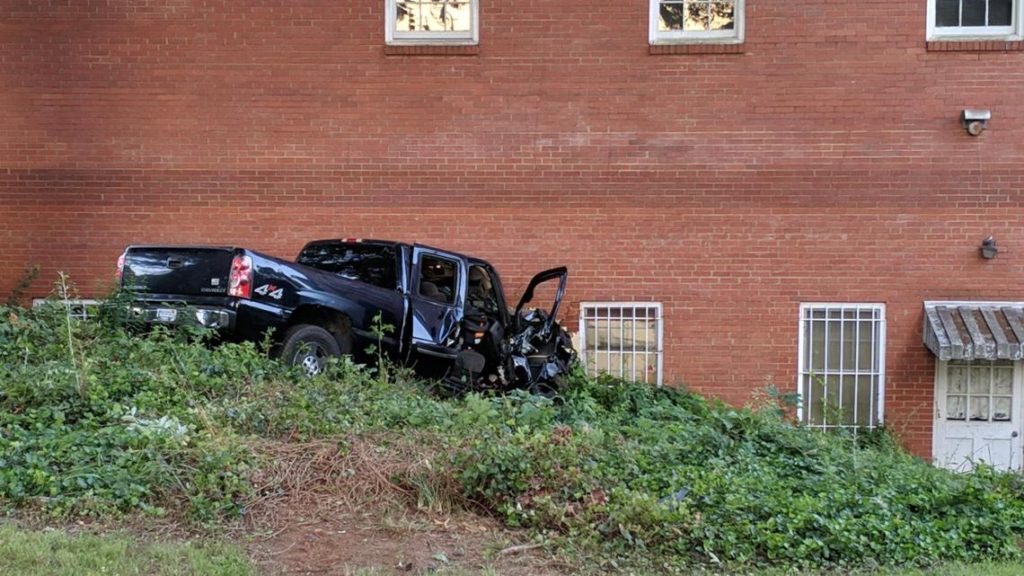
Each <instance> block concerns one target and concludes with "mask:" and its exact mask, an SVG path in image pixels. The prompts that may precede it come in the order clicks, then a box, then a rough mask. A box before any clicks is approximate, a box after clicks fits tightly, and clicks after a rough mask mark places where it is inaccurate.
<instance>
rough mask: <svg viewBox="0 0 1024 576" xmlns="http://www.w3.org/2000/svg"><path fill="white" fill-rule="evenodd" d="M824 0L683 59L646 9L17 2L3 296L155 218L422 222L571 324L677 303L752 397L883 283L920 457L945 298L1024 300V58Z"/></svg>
mask: <svg viewBox="0 0 1024 576" xmlns="http://www.w3.org/2000/svg"><path fill="white" fill-rule="evenodd" d="M805 4H806V3H792V2H758V3H752V2H751V3H748V14H747V27H746V34H745V41H744V43H743V44H742V45H735V48H733V47H729V48H728V50H741V51H742V54H738V55H735V57H734V55H733V54H727V55H720V54H713V53H697V54H687V55H686V57H680V58H672V57H661V56H655V55H652V54H655V53H657V52H659V50H662V48H660V47H650V46H648V44H647V10H648V7H647V3H646V2H618V1H613V0H596V1H594V2H586V3H573V2H568V3H567V2H560V1H556V0H531V1H529V2H527V3H526V6H524V4H523V3H521V2H520V3H509V2H496V1H494V0H483V2H482V6H481V25H482V29H481V34H480V38H481V44H480V47H472V48H473V49H470V48H458V49H455V48H445V49H444V50H440V51H435V52H440V54H439V53H433V54H424V56H429V57H405V56H407V55H408V54H399V53H398V52H402V50H400V49H397V48H394V47H392V48H386V47H385V46H384V30H383V12H382V10H383V5H384V3H383V2H380V1H378V0H372V1H371V0H352V1H351V2H344V3H339V2H333V1H327V0H308V1H305V2H302V3H295V2H290V1H287V0H261V1H260V2H252V1H248V0H231V1H228V0H209V1H207V2H202V3H190V2H184V3H183V2H163V1H153V2H145V3H139V2H127V1H124V0H112V1H109V2H103V3H100V2H72V3H68V2H46V1H41V0H40V1H28V2H25V1H18V2H16V1H11V0H6V1H3V2H2V3H0V11H2V12H3V13H4V18H3V21H2V22H0V76H2V77H3V79H4V89H3V91H2V93H0V113H2V115H3V118H4V129H3V130H2V131H0V296H5V295H6V293H7V292H8V291H9V289H10V288H11V287H12V286H13V285H14V284H15V282H16V281H17V279H18V277H19V275H20V271H21V269H22V267H23V266H24V265H26V264H29V263H40V264H41V265H42V266H43V270H44V273H43V276H42V277H41V278H40V280H39V281H38V282H37V283H36V285H35V286H34V287H33V294H34V295H42V294H45V293H46V292H47V291H48V289H49V283H50V282H51V281H52V279H53V278H54V274H55V273H56V271H57V270H66V271H68V272H69V273H70V274H71V275H72V277H73V278H74V279H75V280H76V281H77V283H78V285H79V286H80V288H81V290H82V292H83V294H85V295H95V294H102V293H103V291H104V290H106V289H108V288H109V287H110V286H111V284H112V279H111V278H112V274H113V268H114V263H115V261H116V258H117V255H118V254H119V253H120V252H121V250H122V249H123V248H124V246H125V245H126V244H129V243H133V242H134V243H142V242H146V243H210V244H237V245H244V246H249V247H252V248H255V249H259V250H264V251H267V252H270V253H272V254H276V255H281V256H286V257H287V256H293V255H294V254H295V253H296V251H297V250H298V249H299V248H300V247H301V245H302V244H303V243H304V242H305V241H307V240H309V239H312V238H319V237H332V236H333V237H338V236H360V237H368V238H369V237H380V238H394V239H398V240H405V241H418V242H423V243H429V244H436V245H440V246H445V247H449V248H452V249H455V250H462V251H465V252H469V253H472V254H476V255H479V256H482V257H485V258H488V259H490V260H492V261H493V262H494V263H495V264H496V265H497V267H498V268H499V270H500V271H501V272H502V275H503V279H504V280H505V283H506V284H507V285H508V286H507V288H508V291H509V293H510V295H517V294H518V292H519V290H521V289H522V288H523V286H524V285H525V283H526V281H527V280H528V278H529V276H530V275H531V274H532V273H533V272H535V271H537V270H539V269H542V268H545V267H549V266H554V265H559V264H567V265H568V266H569V267H570V271H571V278H570V287H569V293H568V296H567V298H568V302H567V303H566V310H567V314H568V318H567V319H568V323H569V324H570V326H574V325H575V323H576V320H575V314H577V313H578V309H579V302H581V301H584V300H609V299H618V300H627V301H629V300H638V301H651V300H654V301H660V302H662V303H663V304H664V311H665V350H666V357H665V372H666V382H668V383H685V384H686V385H688V386H689V387H691V388H692V389H695V390H698V391H701V392H704V393H708V394H714V395H718V396H721V397H723V398H725V399H726V400H728V401H730V402H734V403H737V404H743V403H745V402H746V401H747V400H748V399H749V396H750V394H751V393H752V392H754V391H755V390H758V389H760V388H762V387H763V386H765V384H766V383H768V382H771V383H773V384H774V385H776V386H779V387H780V388H783V389H786V390H793V389H795V387H796V373H795V372H796V355H797V327H798V317H797V315H798V307H799V304H800V302H805V301H835V302H843V301H859V302H883V303H885V304H886V305H887V312H888V335H887V342H888V349H887V357H888V374H887V382H886V389H887V394H886V405H887V419H888V421H889V422H890V423H891V424H892V426H893V428H894V429H897V430H901V431H903V432H902V434H903V438H904V441H905V442H906V444H907V446H908V447H910V448H911V449H913V450H914V451H916V452H917V453H919V454H921V455H924V456H927V455H928V454H929V452H930V449H931V447H930V446H931V428H930V426H931V406H930V401H931V395H932V387H933V374H932V372H933V370H934V362H933V359H932V357H931V356H930V355H929V354H928V352H927V351H926V350H925V349H924V348H923V345H922V344H921V333H920V331H921V323H922V318H921V314H922V301H923V300H925V299H992V300H1020V299H1021V295H1020V289H1019V286H1020V285H1021V284H1022V283H1024V266H1021V265H1020V258H1021V255H1022V254H1024V227H1022V226H1021V222H1022V219H1024V163H1022V162H1021V161H1020V159H1021V158H1022V157H1024V100H1022V99H1021V98H1020V94H1021V92H1022V89H1024V76H1022V74H1021V70H1022V69H1024V68H1022V64H1024V61H1022V58H1024V54H1021V53H1020V49H1021V48H1020V43H991V42H989V43H948V42H947V43H932V42H925V40H924V37H925V30H924V21H923V18H922V9H921V3H920V2H917V1H911V0H899V1H895V2H894V1H882V0H871V1H868V2H860V3H857V5H856V9H851V8H850V5H849V3H844V2H824V3H818V4H816V5H815V7H814V9H813V10H811V9H808V8H807V7H806V5H805ZM868 31H870V33H869V32H868ZM719 49H721V50H725V49H726V48H725V47H720V48H700V50H710V51H717V50H719ZM423 50H426V49H423ZM448 50H451V51H453V52H457V53H459V54H449V53H447V52H446V51H448ZM673 50H681V51H682V50H688V49H683V48H678V49H677V48H674V47H673ZM694 50H697V49H696V48H694ZM466 52H468V53H469V54H465V53H466ZM464 55H469V56H471V57H462V56H464ZM965 107H979V108H988V109H991V110H992V112H993V119H992V121H991V123H990V125H989V128H988V129H987V130H986V131H985V133H984V134H983V135H982V136H981V137H979V138H972V137H970V136H967V135H966V134H965V133H964V130H963V129H962V128H961V126H960V124H959V114H960V111H961V110H962V109H963V108H965ZM990 234H991V235H994V236H995V237H996V239H997V242H998V244H999V246H1000V249H1001V253H1000V255H999V257H998V258H997V259H996V260H993V261H983V260H982V259H980V258H979V257H978V253H977V251H978V246H979V244H980V242H981V240H982V239H983V238H985V237H986V236H988V235H990Z"/></svg>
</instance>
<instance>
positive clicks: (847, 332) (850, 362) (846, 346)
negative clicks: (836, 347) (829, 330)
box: [843, 321, 857, 370]
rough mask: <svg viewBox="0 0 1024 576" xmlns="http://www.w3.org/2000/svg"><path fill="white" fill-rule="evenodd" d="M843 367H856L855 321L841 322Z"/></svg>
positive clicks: (845, 368)
mask: <svg viewBox="0 0 1024 576" xmlns="http://www.w3.org/2000/svg"><path fill="white" fill-rule="evenodd" d="M843 369H844V370H856V369H857V323H856V322H851V321H847V322H844V323H843Z"/></svg>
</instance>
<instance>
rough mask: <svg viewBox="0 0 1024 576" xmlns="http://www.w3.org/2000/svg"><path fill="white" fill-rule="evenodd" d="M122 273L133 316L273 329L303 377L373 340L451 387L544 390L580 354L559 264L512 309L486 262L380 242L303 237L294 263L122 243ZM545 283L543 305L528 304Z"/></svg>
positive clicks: (241, 331) (230, 334)
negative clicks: (547, 298)
mask: <svg viewBox="0 0 1024 576" xmlns="http://www.w3.org/2000/svg"><path fill="white" fill-rule="evenodd" d="M117 269H118V277H119V278H120V282H121V287H122V289H123V290H124V291H126V292H128V293H129V294H131V295H132V304H131V314H132V316H134V318H135V319H136V320H137V321H140V322H142V323H145V324H159V323H165V324H176V323H183V322H188V323H194V324H198V325H201V326H205V327H208V328H212V329H215V330H217V331H218V332H219V333H220V334H221V335H222V337H223V338H225V339H230V340H260V339H262V338H263V337H264V335H265V334H266V332H267V331H268V330H270V329H273V337H274V341H275V343H276V344H275V350H274V351H275V353H276V354H277V355H279V357H280V358H281V359H282V360H283V361H285V362H289V363H291V364H295V365H300V366H302V367H303V368H304V369H305V370H306V371H307V372H308V373H310V374H317V373H319V372H320V371H321V370H322V369H323V366H324V362H325V360H326V358H327V357H329V356H338V355H342V354H354V355H355V356H357V357H359V356H361V355H362V354H363V353H364V352H365V351H366V350H367V349H368V347H369V346H374V347H377V346H380V348H381V349H382V350H383V351H384V352H385V353H387V354H388V355H389V356H391V357H392V358H394V359H397V360H400V361H404V362H407V363H409V364H411V365H412V366H414V368H415V369H416V370H417V372H418V373H420V374H421V375H424V376H427V377H434V378H440V379H442V381H443V382H445V383H446V385H447V387H449V388H451V389H453V391H457V392H461V391H465V390H468V389H478V388H489V389H504V388H526V389H531V390H534V391H538V392H550V391H551V390H552V389H554V388H556V387H557V383H558V380H559V377H560V376H561V375H562V374H564V373H565V372H566V371H567V370H568V367H569V365H570V364H571V363H572V361H573V359H574V358H575V351H574V350H573V346H572V341H571V339H570V338H569V335H568V334H567V333H566V331H565V330H564V329H563V328H562V327H561V326H559V324H558V323H557V322H556V316H557V314H558V308H559V305H560V304H561V300H562V297H563V295H564V293H565V285H566V280H567V277H568V272H567V270H566V269H565V268H564V267H562V268H554V269H551V270H547V271H545V272H541V273H540V274H538V275H537V276H535V277H534V278H533V280H532V281H531V282H530V284H529V285H528V286H527V289H526V291H525V293H524V294H523V297H522V298H521V299H520V300H519V303H518V304H517V305H516V307H515V308H514V309H511V310H510V309H509V307H508V306H507V305H506V300H505V293H504V290H503V289H502V286H501V281H500V278H499V276H498V273H497V272H496V271H495V270H494V268H493V267H492V266H491V265H490V264H488V263H487V262H485V261H484V260H480V259H478V258H473V257H470V256H465V255H462V254H456V253H453V252H448V251H445V250H438V249H436V248H430V247H427V246H421V245H409V244H403V243H399V242H390V241H381V240H361V239H354V238H350V239H342V240H318V241H315V242H310V243H309V244H307V245H306V246H305V247H304V248H303V249H302V250H301V251H300V252H299V256H298V258H297V259H296V261H295V262H290V261H287V260H283V259H280V258H274V257H271V256H267V255H265V254H261V253H259V252H255V251H252V250H247V249H244V248H231V247H223V248H222V247H208V246H182V247H173V246H129V247H128V248H127V249H126V250H125V252H124V254H122V255H121V258H120V259H119V260H118V268H117ZM548 282H553V283H555V284H554V286H553V293H554V296H553V298H554V301H553V302H552V303H551V308H550V310H542V309H529V310H527V309H526V305H527V304H529V303H530V301H531V300H532V299H533V298H534V294H535V291H536V290H537V287H538V286H540V285H541V284H546V283H548ZM550 287H551V285H548V288H550ZM378 316H379V317H378ZM375 326H376V327H377V329H376V330H375V329H374V328H375ZM381 326H390V327H392V328H393V330H391V331H382V330H380V327H381Z"/></svg>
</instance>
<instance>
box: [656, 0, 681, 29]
mask: <svg viewBox="0 0 1024 576" xmlns="http://www.w3.org/2000/svg"><path fill="white" fill-rule="evenodd" d="M682 29H683V4H682V2H680V3H673V4H669V3H664V4H662V5H661V9H660V13H659V18H658V30H660V31H662V32H666V31H668V30H682Z"/></svg>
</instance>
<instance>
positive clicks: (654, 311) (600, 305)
mask: <svg viewBox="0 0 1024 576" xmlns="http://www.w3.org/2000/svg"><path fill="white" fill-rule="evenodd" d="M662 335H663V327H662V315H661V304H659V303H656V302H582V303H580V346H579V348H580V352H581V356H580V357H581V360H582V362H583V365H584V366H585V367H586V370H587V373H588V374H590V375H592V376H596V375H598V374H602V373H603V374H610V375H612V376H617V377H619V378H623V379H625V380H630V381H634V382H646V383H651V384H658V385H660V384H661V383H662Z"/></svg>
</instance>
